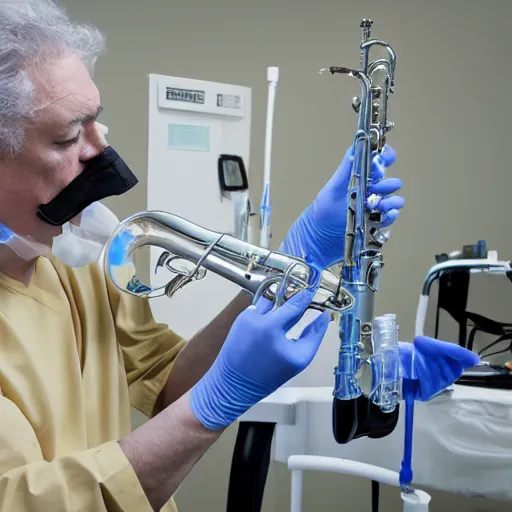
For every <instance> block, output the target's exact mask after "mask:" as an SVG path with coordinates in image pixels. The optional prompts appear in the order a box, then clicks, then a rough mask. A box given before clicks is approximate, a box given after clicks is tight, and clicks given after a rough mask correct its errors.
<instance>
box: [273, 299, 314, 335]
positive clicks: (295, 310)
mask: <svg viewBox="0 0 512 512" xmlns="http://www.w3.org/2000/svg"><path fill="white" fill-rule="evenodd" d="M315 293H316V292H315V290H312V289H309V290H304V291H302V292H300V293H297V294H296V295H294V296H293V297H292V298H291V299H288V300H287V301H286V302H285V303H284V304H283V305H282V306H281V307H280V308H278V309H276V310H275V311H272V312H270V313H269V315H272V316H273V320H272V321H273V322H275V321H276V320H277V323H278V324H281V325H282V326H283V329H285V331H289V330H290V329H291V328H292V327H293V326H294V325H295V324H296V323H297V322H298V321H299V320H300V319H301V318H302V317H303V316H304V313H305V312H306V309H307V308H308V306H309V305H310V304H311V302H312V300H313V298H314V296H315Z"/></svg>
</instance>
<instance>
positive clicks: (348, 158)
mask: <svg viewBox="0 0 512 512" xmlns="http://www.w3.org/2000/svg"><path fill="white" fill-rule="evenodd" d="M353 163H354V148H352V147H350V148H349V149H347V151H346V152H345V155H344V157H343V160H342V161H341V164H340V165H339V167H338V169H337V170H336V172H335V173H334V175H333V176H332V178H331V179H330V180H329V181H328V183H327V185H326V187H325V190H329V193H330V194H333V195H334V196H342V195H343V196H345V195H346V193H347V189H348V184H349V182H350V173H351V172H352V164H353Z"/></svg>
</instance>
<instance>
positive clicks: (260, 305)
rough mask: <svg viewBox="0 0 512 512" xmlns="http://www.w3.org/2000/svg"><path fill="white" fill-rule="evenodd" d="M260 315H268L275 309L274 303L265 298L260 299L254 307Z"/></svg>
mask: <svg viewBox="0 0 512 512" xmlns="http://www.w3.org/2000/svg"><path fill="white" fill-rule="evenodd" d="M253 307H254V308H255V309H256V311H257V312H258V313H259V314H260V315H266V314H267V313H268V312H269V311H271V310H272V308H273V307H274V303H273V302H272V301H271V300H268V299H266V298H265V297H260V298H259V299H258V302H256V304H255V305H254V306H253Z"/></svg>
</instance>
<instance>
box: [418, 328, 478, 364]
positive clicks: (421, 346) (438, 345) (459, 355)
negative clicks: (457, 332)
mask: <svg viewBox="0 0 512 512" xmlns="http://www.w3.org/2000/svg"><path fill="white" fill-rule="evenodd" d="M413 344H414V346H415V347H416V348H417V349H418V350H419V351H421V352H422V353H423V354H425V355H426V356H428V357H432V358H436V357H437V358H439V357H440V356H441V355H442V356H443V357H446V358H450V359H452V360H454V361H458V362H459V363H460V364H461V365H462V366H465V367H466V368H471V367H472V366H476V365H477V364H478V363H479V362H480V361H481V359H480V358H479V357H478V355H477V354H475V353H474V352H471V350H468V349H466V348H462V347H460V346H459V345H456V344H455V343H449V342H447V341H439V340H436V339H434V338H429V337H427V336H417V337H416V338H415V340H414V342H413Z"/></svg>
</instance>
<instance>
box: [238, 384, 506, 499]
mask: <svg viewBox="0 0 512 512" xmlns="http://www.w3.org/2000/svg"><path fill="white" fill-rule="evenodd" d="M331 408H332V388H330V387H317V388H299V387H284V388H281V389H279V390H278V391H277V392H276V393H274V394H273V395H271V396H270V397H268V398H267V399H266V400H264V401H262V402H261V403H259V404H258V405H256V406H255V407H253V408H252V409H250V410H249V411H248V412H247V413H246V414H245V415H244V416H243V417H242V418H241V421H262V422H272V423H276V424H277V426H276V431H275V436H274V445H273V450H272V452H273V453H272V457H273V459H274V460H276V461H278V462H282V463H287V461H288V458H289V457H290V456H292V455H319V456H328V457H340V458H345V459H350V460H355V461H360V462H365V463H367V464H373V465H376V466H380V467H382V468H387V469H390V470H393V471H399V469H400V464H401V460H402V452H403V419H404V418H403V416H404V415H403V414H400V420H399V423H398V425H397V427H396V429H395V431H394V432H393V433H392V434H391V435H390V436H388V437H386V438H384V439H380V440H379V439H377V440H374V439H368V438H362V439H357V440H355V441H352V442H351V443H349V444H347V445H338V444H337V443H336V442H335V441H334V438H333V435H332V430H331V424H332V423H331V414H332V412H331ZM414 425H415V430H414V451H413V471H414V482H413V485H416V486H419V487H422V486H430V487H433V488H436V489H439V490H444V491H448V492H454V493H463V494H465V495H469V496H486V497H488V498H494V499H501V500H512V392H511V391H504V390H491V389H483V388H475V387H468V386H453V392H452V393H451V394H447V395H445V396H443V397H441V398H437V399H435V400H433V401H431V402H427V403H422V402H420V403H417V404H416V407H415V421H414Z"/></svg>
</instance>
